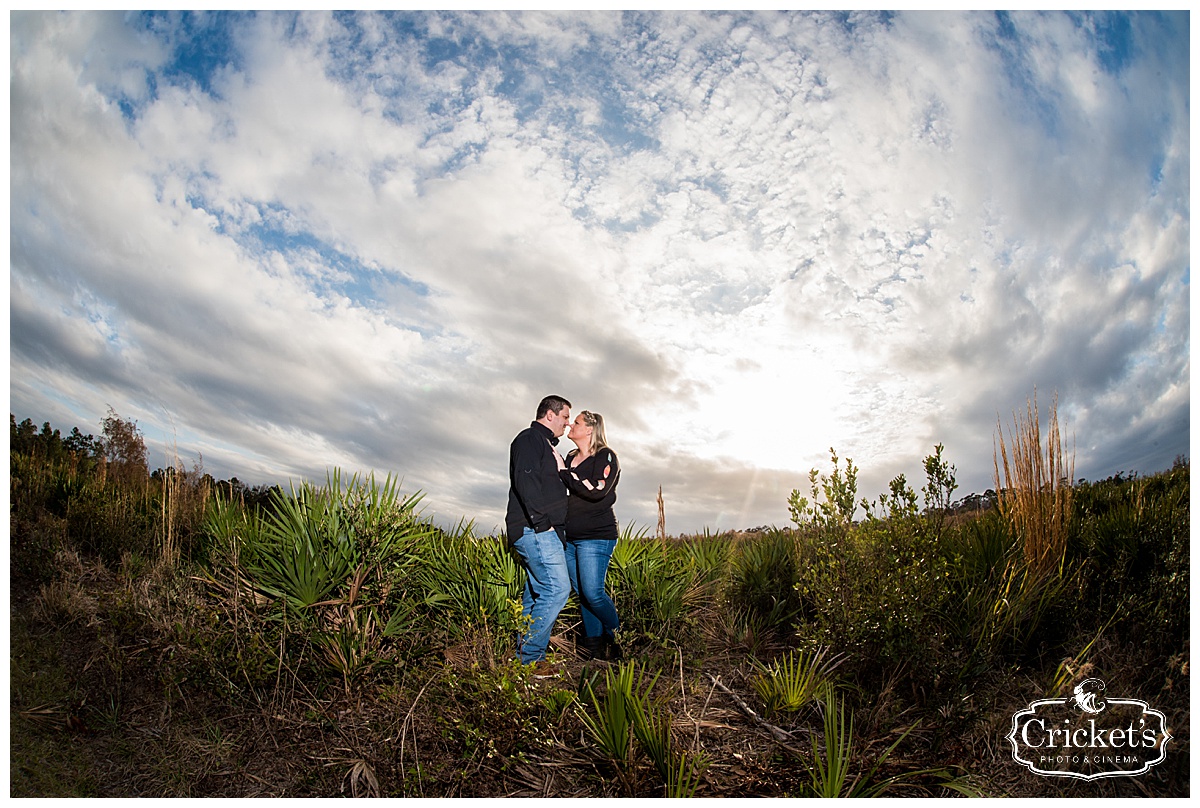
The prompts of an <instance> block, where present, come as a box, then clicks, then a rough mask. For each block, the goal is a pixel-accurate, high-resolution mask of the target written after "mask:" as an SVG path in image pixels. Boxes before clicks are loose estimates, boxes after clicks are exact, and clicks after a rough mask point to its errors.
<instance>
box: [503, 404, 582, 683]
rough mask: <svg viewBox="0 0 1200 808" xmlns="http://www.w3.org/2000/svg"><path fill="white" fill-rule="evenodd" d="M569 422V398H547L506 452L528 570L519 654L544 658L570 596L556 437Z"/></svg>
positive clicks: (516, 538)
mask: <svg viewBox="0 0 1200 808" xmlns="http://www.w3.org/2000/svg"><path fill="white" fill-rule="evenodd" d="M570 422H571V402H569V401H567V400H566V399H565V398H563V397H562V396H546V398H544V399H542V402H541V403H540V404H538V408H537V416H536V420H535V421H533V422H532V423H531V424H530V425H529V428H528V429H524V430H522V431H521V432H520V434H518V435H517V437H515V438H513V442H512V445H511V446H509V455H508V479H509V489H508V514H507V516H506V517H505V523H506V526H507V528H508V540H509V543H510V544H511V545H512V548H513V550H514V551H516V554H517V558H518V559H519V560H520V562H521V566H523V567H524V568H525V573H526V575H525V592H524V595H523V596H522V599H521V605H522V607H523V609H522V613H523V615H524V616H525V617H526V618H527V619H528V620H529V623H528V625H527V627H526V629H525V633H524V634H523V635H522V636H521V637H520V639H519V641H518V648H517V653H518V658H519V659H520V660H521V662H522V663H525V664H531V663H536V662H540V661H542V660H544V659H545V658H546V647H547V646H548V645H549V644H550V633H551V631H552V630H553V629H554V621H555V620H557V619H558V613H559V612H561V611H562V608H563V606H565V605H566V603H567V596H568V595H570V594H571V579H570V578H569V577H568V576H567V560H566V555H565V553H564V550H563V546H564V542H565V541H566V524H567V488H566V486H565V485H564V484H563V482H562V480H561V479H560V478H559V476H558V463H557V461H556V460H555V459H554V453H555V449H554V446H555V445H557V443H558V439H559V438H560V437H562V434H563V432H565V431H566V429H567V425H568V424H569V423H570Z"/></svg>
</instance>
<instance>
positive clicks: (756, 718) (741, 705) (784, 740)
mask: <svg viewBox="0 0 1200 808" xmlns="http://www.w3.org/2000/svg"><path fill="white" fill-rule="evenodd" d="M706 675H707V676H708V678H709V679H710V680H712V683H713V684H714V685H716V687H717V689H718V690H720V691H721V692H722V693H724V694H725V695H727V696H729V698H731V699H733V703H734V704H735V705H737V708H738V709H739V710H741V711H742V712H743V713H745V715H746V717H747V718H749V719H750V720H751V721H753V722H754V723H755V724H757V725H758V726H760V727H762V728H763V729H765V730H766V731H767V732H768V733H769V734H770V735H771V737H772V738H774V739H775V741H776V742H777V743H778V744H779V745H780V746H782V747H783V748H784V749H787V750H788V751H789V752H791V753H792V754H794V755H797V756H798V757H808V753H806V752H802V751H800V750H799V749H797V748H796V747H794V746H792V745H791V744H789V743H788V741H791V740H793V738H792V733H790V732H788V731H787V730H785V729H780V728H779V727H777V726H775V725H774V724H772V723H770V722H769V721H767V720H766V719H764V718H763V717H762V716H760V715H759V714H758V713H756V712H754V710H752V709H751V708H750V705H749V704H747V703H746V702H745V701H743V700H742V698H741V696H739V695H738V694H737V693H734V692H733V691H732V690H730V689H729V688H728V687H726V686H725V685H724V684H722V683H721V680H720V679H718V678H717V677H716V676H713V675H712V674H711V673H709V674H706Z"/></svg>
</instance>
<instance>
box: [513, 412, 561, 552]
mask: <svg viewBox="0 0 1200 808" xmlns="http://www.w3.org/2000/svg"><path fill="white" fill-rule="evenodd" d="M557 443H558V438H556V437H554V433H553V432H551V431H550V430H549V429H548V428H546V426H545V425H544V424H540V423H538V422H537V421H534V422H532V423H531V424H530V425H529V428H528V429H524V430H522V431H521V432H520V433H519V434H518V435H517V436H516V437H515V438H513V442H512V445H511V446H509V449H508V482H509V487H508V514H507V516H506V517H505V522H506V524H507V527H508V540H509V541H510V542H514V541H516V540H517V539H519V538H521V534H522V532H523V531H524V529H525V528H527V527H531V528H533V529H534V530H535V531H537V532H538V533H541V532H544V531H547V530H550V529H551V528H554V529H556V530H557V531H558V535H559V536H560V537H561V536H563V535H565V533H566V524H567V488H566V486H565V485H563V482H562V480H561V479H559V476H558V464H557V463H556V462H554V456H553V455H552V454H551V452H553V451H554V448H553V447H554V446H555V445H556V444H557Z"/></svg>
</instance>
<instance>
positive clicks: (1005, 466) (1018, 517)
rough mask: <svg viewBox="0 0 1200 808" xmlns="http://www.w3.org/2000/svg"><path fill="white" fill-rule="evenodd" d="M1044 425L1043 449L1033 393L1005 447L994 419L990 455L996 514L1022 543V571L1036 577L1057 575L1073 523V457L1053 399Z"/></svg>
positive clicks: (1016, 420) (1002, 429) (1001, 432)
mask: <svg viewBox="0 0 1200 808" xmlns="http://www.w3.org/2000/svg"><path fill="white" fill-rule="evenodd" d="M1046 425H1047V428H1048V430H1049V435H1048V436H1047V439H1046V443H1045V447H1044V448H1043V446H1042V433H1041V422H1040V420H1039V417H1038V406H1037V391H1036V390H1034V393H1033V398H1032V399H1027V400H1026V405H1025V415H1024V417H1022V416H1021V415H1020V414H1019V413H1016V412H1014V413H1013V429H1012V433H1011V435H1010V439H1009V441H1008V442H1005V440H1004V428H1003V425H1002V424H1001V423H1000V421H999V419H997V423H996V444H997V445H996V448H995V450H994V451H993V455H992V458H993V463H994V467H995V481H996V491H997V492H998V501H999V506H1000V513H1001V514H1003V516H1004V518H1005V520H1006V521H1007V522H1008V523H1009V525H1010V526H1011V527H1012V529H1013V532H1014V534H1015V535H1016V536H1017V539H1018V541H1020V542H1021V546H1022V548H1023V551H1024V556H1025V566H1026V569H1027V571H1028V572H1029V573H1030V574H1032V576H1033V577H1035V578H1036V577H1041V576H1045V575H1049V574H1051V573H1054V574H1061V572H1062V565H1063V559H1064V558H1065V557H1066V552H1067V528H1068V525H1069V523H1070V520H1071V502H1072V487H1071V481H1072V480H1073V479H1074V475H1075V455H1074V452H1073V451H1072V453H1071V455H1070V456H1069V457H1068V456H1067V450H1066V446H1065V444H1064V442H1063V440H1062V435H1061V433H1060V431H1059V428H1058V395H1057V394H1055V396H1054V403H1053V404H1052V405H1051V407H1050V414H1049V417H1048V418H1047V419H1046ZM1001 471H1003V473H1004V477H1003V480H1001V476H1000V475H1001Z"/></svg>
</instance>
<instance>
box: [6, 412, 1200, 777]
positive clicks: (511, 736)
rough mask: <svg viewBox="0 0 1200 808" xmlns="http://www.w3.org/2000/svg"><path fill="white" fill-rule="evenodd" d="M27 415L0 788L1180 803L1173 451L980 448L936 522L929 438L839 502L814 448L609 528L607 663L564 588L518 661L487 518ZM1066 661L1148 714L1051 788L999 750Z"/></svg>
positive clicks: (848, 467)
mask: <svg viewBox="0 0 1200 808" xmlns="http://www.w3.org/2000/svg"><path fill="white" fill-rule="evenodd" d="M55 434H57V433H55ZM28 437H29V436H28V435H24V436H23V437H22V439H21V440H18V439H17V433H16V426H15V425H14V440H13V442H12V446H13V449H12V455H11V466H10V468H11V477H10V495H11V510H10V524H11V545H10V584H11V596H10V636H11V650H10V685H11V688H10V693H11V695H10V708H9V709H10V740H11V753H10V754H11V784H10V795H11V796H14V797H53V796H99V797H132V796H153V797H251V796H287V797H304V796H339V795H345V796H388V797H401V796H407V797H446V796H454V797H477V796H484V797H501V796H550V797H600V796H612V797H617V796H696V797H718V796H879V795H883V796H961V795H968V796H969V795H982V796H1023V797H1037V796H1046V797H1093V796H1103V797H1116V796H1186V795H1188V794H1189V793H1190V766H1189V752H1190V737H1189V730H1188V727H1189V719H1190V691H1189V684H1188V683H1189V677H1188V668H1189V664H1190V660H1189V653H1190V652H1189V641H1190V635H1189V632H1188V606H1189V599H1188V598H1189V596H1188V592H1189V579H1190V559H1189V527H1190V515H1189V499H1190V497H1189V478H1190V475H1189V471H1190V469H1189V466H1188V465H1187V463H1186V462H1183V461H1180V462H1178V463H1177V464H1176V466H1175V468H1173V469H1171V470H1169V471H1165V472H1162V473H1160V474H1156V475H1153V476H1149V477H1136V476H1135V477H1130V478H1126V477H1124V476H1121V475H1118V476H1117V477H1114V478H1110V479H1108V480H1103V481H1097V482H1085V481H1077V482H1076V483H1074V484H1071V485H1065V486H1064V485H1062V480H1057V479H1056V480H1054V481H1053V482H1054V483H1055V484H1054V485H1051V486H1043V487H1041V488H1040V489H1038V487H1037V486H1034V488H1035V489H1037V490H1043V491H1044V493H1045V496H1044V497H1039V496H1037V495H1036V490H1033V491H1022V490H1021V486H1022V485H1023V484H1024V480H1025V479H1026V478H1025V477H1022V476H1021V475H1022V472H1021V471H1020V470H1019V469H1018V464H1017V462H1016V460H1015V458H1016V457H1017V451H1016V449H1014V451H1013V452H1012V454H1011V455H1006V458H1005V459H1006V463H1005V466H1007V467H1005V468H1003V474H1004V476H1003V477H1002V476H1001V474H1002V466H1001V463H1000V462H999V460H998V463H997V478H998V483H999V484H998V486H997V487H998V488H999V489H1000V494H999V495H998V496H997V497H996V498H995V499H994V500H989V501H988V505H987V507H984V508H982V509H978V510H972V511H969V512H964V511H962V510H956V509H955V508H953V507H952V505H951V502H950V498H951V494H952V493H953V491H954V488H955V485H954V479H953V477H954V469H953V467H952V466H949V465H948V464H947V462H946V461H944V460H943V459H942V448H941V447H940V446H939V447H937V448H936V451H935V452H934V453H933V454H931V455H930V457H929V458H927V459H926V463H925V469H924V471H925V474H926V484H925V485H924V486H923V487H922V488H921V489H920V491H921V495H922V496H920V498H919V496H918V494H917V493H916V492H915V491H913V490H912V489H911V487H909V485H908V484H907V482H906V481H905V480H904V479H903V478H897V480H895V481H893V483H892V486H891V488H890V490H889V493H888V494H886V495H882V496H880V497H879V498H878V500H877V501H875V502H868V501H866V500H858V497H857V491H856V488H855V475H856V473H857V470H856V469H854V468H853V464H852V463H851V462H850V461H849V460H847V461H845V465H844V466H843V465H842V463H841V461H840V460H839V459H838V458H837V457H836V456H835V457H834V458H833V468H832V470H831V471H830V472H828V473H824V474H820V473H814V474H813V476H812V479H811V488H812V491H811V498H810V497H802V496H800V495H799V493H798V492H797V493H794V494H793V497H792V499H791V501H790V505H791V506H792V511H793V517H794V524H793V525H792V526H789V527H786V528H772V529H767V530H758V531H755V532H746V533H719V534H712V533H705V534H702V535H696V536H677V537H665V538H653V537H649V536H647V535H645V532H644V531H641V532H639V531H637V530H636V529H627V530H626V531H625V533H624V535H623V536H622V538H621V540H620V541H619V543H618V546H617V550H616V552H615V553H614V556H613V566H612V569H611V571H610V576H609V583H610V587H611V591H612V594H613V597H614V600H615V602H616V604H617V608H618V611H619V612H620V614H621V618H622V624H623V625H622V635H621V638H620V639H621V642H622V645H623V647H624V649H625V653H626V659H625V661H624V662H623V663H619V664H618V663H604V662H595V661H590V662H583V661H580V660H578V659H577V658H576V657H575V656H574V654H573V639H572V638H573V636H574V631H575V630H576V628H577V625H578V608H577V606H576V605H575V604H574V601H572V602H571V603H569V604H568V606H567V609H566V610H565V611H564V613H563V614H562V615H561V617H560V620H559V623H558V627H557V629H556V638H555V640H554V642H553V647H552V652H551V657H552V658H553V659H556V660H557V661H558V662H559V675H558V676H557V677H556V678H551V679H534V678H533V677H532V676H531V674H530V671H529V670H528V669H526V668H524V667H522V666H520V665H517V664H516V663H514V662H513V661H512V657H513V654H514V650H515V635H516V632H517V631H518V629H519V627H520V606H519V593H520V590H521V586H522V583H523V580H522V577H521V575H522V573H521V572H520V570H519V568H518V567H517V565H516V564H515V563H514V561H513V558H512V557H511V555H510V554H509V553H508V551H507V548H506V547H505V545H504V542H503V539H502V538H500V537H496V536H490V535H480V534H478V533H477V532H476V531H475V529H474V527H473V526H472V524H471V523H469V522H465V521H464V522H463V523H462V524H460V525H459V526H458V527H457V528H456V529H454V530H450V531H447V530H443V529H439V528H437V527H435V526H433V525H432V524H430V523H428V522H427V521H426V520H424V519H423V518H422V517H421V515H420V494H419V493H415V492H402V491H401V490H400V489H399V487H398V485H397V483H396V482H395V481H394V480H393V479H392V478H390V477H389V478H387V479H385V480H382V481H381V480H378V479H375V478H367V479H362V478H358V477H355V478H349V479H345V478H343V477H341V475H339V474H338V473H337V472H331V474H330V476H329V479H328V480H327V481H326V483H325V484H324V485H305V486H303V487H302V488H300V489H297V490H292V491H288V492H280V491H277V492H276V493H275V494H274V495H273V496H270V497H265V498H260V499H259V500H257V501H254V502H250V501H247V500H246V498H245V497H231V496H229V492H230V489H229V487H227V486H226V487H222V486H220V485H216V484H214V481H212V480H211V478H209V477H207V476H205V475H203V474H202V473H201V471H200V470H199V469H196V470H192V471H185V470H183V469H181V468H177V469H170V470H167V471H166V472H161V471H160V472H156V473H155V474H154V475H150V474H149V473H148V472H147V471H146V470H145V469H144V467H143V468H141V469H140V471H141V473H140V474H139V473H136V472H137V471H138V470H139V469H138V468H133V469H131V468H130V467H129V466H128V464H127V463H126V462H125V461H123V460H122V458H121V456H119V455H113V458H112V459H111V460H109V459H104V460H102V459H101V458H102V457H104V452H103V451H101V449H103V448H104V447H103V446H102V445H99V444H98V445H97V446H96V447H95V448H96V450H95V451H92V452H91V453H88V452H85V451H80V450H79V445H76V446H75V447H74V448H75V449H76V451H62V450H61V449H62V447H61V446H60V447H59V450H57V451H56V450H53V449H52V448H47V447H48V446H51V447H52V444H53V441H49V442H47V441H42V442H38V441H36V440H26V438H28ZM126 437H128V435H126ZM1028 448H1029V447H1028V446H1025V447H1022V449H1021V451H1024V452H1025V453H1026V455H1028ZM135 465H136V464H135ZM1066 479H1069V476H1068V477H1067V478H1066ZM1064 488H1065V489H1066V491H1068V492H1069V496H1067V494H1065V493H1063V489H1064ZM1018 493H1020V494H1022V496H1019V497H1018V496H1016V494H1018ZM1064 499H1065V502H1064ZM856 500H858V501H856ZM1031 509H1033V510H1032V511H1031ZM1035 511H1036V512H1035ZM1039 514H1040V516H1039ZM1039 520H1040V521H1039ZM1089 677H1098V678H1102V679H1103V680H1104V681H1105V682H1106V683H1107V685H1108V692H1109V694H1110V695H1114V694H1127V695H1129V696H1131V697H1134V698H1138V699H1142V700H1145V701H1147V702H1149V703H1150V704H1151V705H1153V706H1154V707H1156V708H1157V709H1158V710H1160V711H1162V712H1163V713H1165V714H1166V715H1167V718H1168V723H1169V726H1170V732H1171V735H1172V740H1171V741H1170V745H1169V747H1168V753H1167V756H1166V760H1165V761H1164V762H1163V763H1161V764H1160V765H1158V766H1156V767H1154V768H1153V769H1151V770H1150V771H1149V772H1147V773H1145V774H1143V775H1139V776H1137V777H1116V778H1107V779H1103V780H1098V781H1093V782H1083V781H1078V780H1069V779H1066V778H1049V777H1040V776H1037V775H1033V774H1031V773H1030V772H1029V771H1027V770H1026V769H1025V768H1024V767H1022V766H1020V765H1018V764H1017V763H1015V762H1014V761H1013V759H1012V757H1011V747H1010V746H1009V745H1008V744H1007V742H1006V741H1005V735H1006V734H1007V733H1008V731H1009V729H1010V725H1011V721H1012V716H1013V714H1014V712H1015V711H1017V710H1019V709H1022V708H1024V707H1025V706H1026V705H1028V704H1029V702H1031V701H1033V700H1035V699H1041V698H1050V697H1056V696H1061V695H1063V694H1065V693H1068V692H1070V689H1071V688H1072V687H1073V686H1074V685H1075V684H1076V683H1078V682H1080V681H1082V680H1083V679H1086V678H1089Z"/></svg>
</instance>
